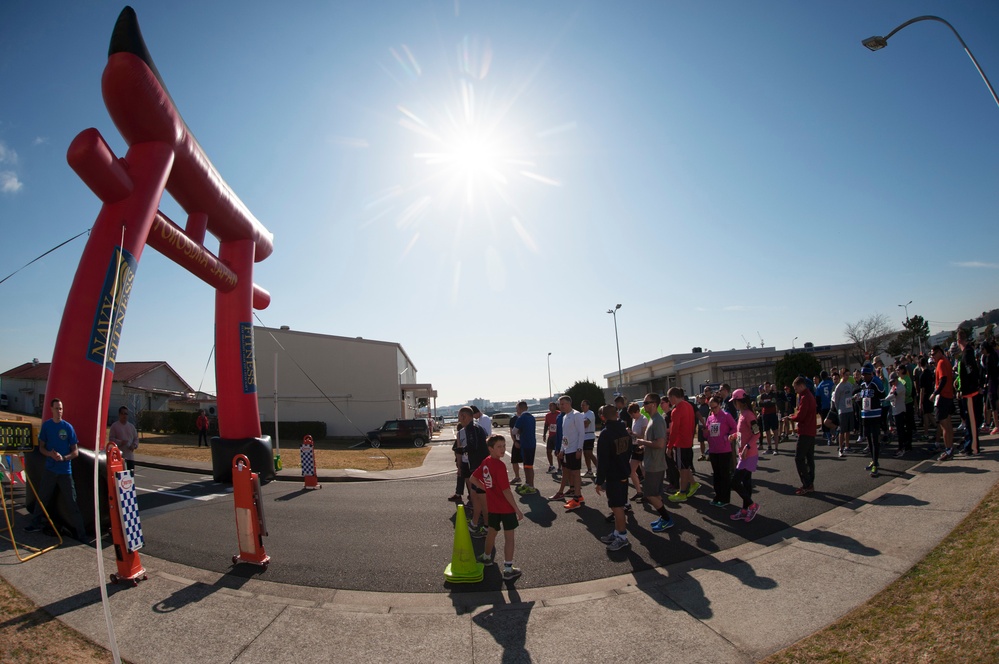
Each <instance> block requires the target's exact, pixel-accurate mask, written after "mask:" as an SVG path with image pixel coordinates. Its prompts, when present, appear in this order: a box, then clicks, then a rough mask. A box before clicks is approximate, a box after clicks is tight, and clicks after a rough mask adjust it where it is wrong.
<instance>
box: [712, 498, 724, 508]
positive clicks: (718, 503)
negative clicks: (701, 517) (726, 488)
mask: <svg viewBox="0 0 999 664" xmlns="http://www.w3.org/2000/svg"><path fill="white" fill-rule="evenodd" d="M726 505H728V503H723V502H722V501H720V500H712V501H711V506H712V507H725V506H726Z"/></svg>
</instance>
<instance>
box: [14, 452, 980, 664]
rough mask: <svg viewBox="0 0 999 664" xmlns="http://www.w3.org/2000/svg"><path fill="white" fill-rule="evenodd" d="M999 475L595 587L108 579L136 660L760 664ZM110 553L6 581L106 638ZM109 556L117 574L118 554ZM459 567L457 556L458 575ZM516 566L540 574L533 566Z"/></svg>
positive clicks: (940, 468) (918, 548)
mask: <svg viewBox="0 0 999 664" xmlns="http://www.w3.org/2000/svg"><path fill="white" fill-rule="evenodd" d="M447 451H448V454H450V450H449V449H448V450H447ZM996 471H999V458H997V456H996V454H995V452H992V453H991V454H989V455H988V456H986V457H983V458H975V459H958V460H954V461H950V462H946V463H943V464H934V463H932V462H923V463H921V464H919V465H918V466H916V467H915V468H914V469H913V472H912V473H910V474H909V475H907V476H905V477H902V478H898V479H895V480H893V481H891V482H889V483H887V484H885V485H883V486H881V487H879V488H878V489H876V490H875V491H872V492H871V493H869V494H867V495H864V496H862V497H861V498H859V499H857V500H855V501H853V502H851V503H850V504H848V505H846V506H843V507H837V508H835V509H833V510H830V511H829V512H826V513H824V514H822V515H820V516H819V517H816V518H815V519H812V520H810V521H808V522H804V523H801V524H798V525H797V526H795V527H792V528H789V529H787V530H785V531H782V532H780V533H777V534H775V535H772V536H770V537H768V538H766V539H764V540H761V541H757V542H752V543H747V544H744V545H742V546H739V547H737V548H735V549H730V550H727V551H724V552H721V553H719V554H716V555H713V556H705V557H703V558H700V559H697V560H694V561H689V562H686V563H683V564H679V565H675V566H671V567H668V568H662V569H657V570H650V571H648V572H643V573H639V574H626V575H622V576H617V577H612V578H607V579H601V580H598V581H592V582H587V583H581V584H573V585H567V586H553V587H544V588H536V589H530V590H524V591H523V592H519V591H517V589H516V585H515V584H510V585H508V586H507V590H505V591H503V592H497V593H489V594H468V593H460V592H455V593H450V594H449V593H432V594H392V593H369V592H355V591H344V590H332V589H323V588H310V587H302V586H290V585H281V584H275V583H271V582H268V581H265V580H261V578H266V573H264V574H262V575H256V577H248V576H247V575H241V572H243V570H242V569H241V570H239V571H236V572H233V573H230V574H226V575H219V574H215V573H210V572H206V571H204V570H200V569H197V568H193V567H186V566H182V565H177V564H174V563H170V562H168V561H163V560H157V559H155V558H152V557H148V556H143V558H142V560H143V563H144V565H145V567H146V568H147V570H148V571H149V574H150V577H149V581H146V582H143V583H141V584H139V586H138V587H137V588H130V587H121V586H109V593H110V595H111V597H110V605H111V611H112V615H113V617H114V622H115V629H116V632H117V638H118V643H119V647H120V650H121V653H122V656H123V657H124V658H125V659H127V660H130V661H132V662H135V663H136V664H147V663H148V664H155V663H159V662H163V663H169V664H175V663H176V662H199V663H204V664H208V663H210V662H239V663H250V662H261V663H263V662H268V663H269V662H275V661H295V662H330V661H336V660H338V659H340V658H346V657H350V658H351V661H353V662H395V661H434V662H471V661H475V662H493V661H495V662H500V661H502V662H562V661H580V660H584V659H593V658H597V659H611V658H613V659H616V660H619V661H634V662H653V661H655V662H684V663H688V662H692V661H711V662H750V661H755V660H757V659H759V658H762V657H765V656H767V655H769V654H770V653H773V652H775V651H777V650H780V649H781V648H784V647H786V646H788V645H790V644H792V643H794V642H796V641H798V640H800V639H801V638H803V637H805V636H808V635H809V634H811V633H812V632H814V631H815V630H818V629H820V628H822V627H823V626H825V625H827V624H829V623H830V622H832V621H834V620H836V619H837V618H839V617H840V616H842V615H843V614H845V613H847V612H848V611H849V610H851V609H853V608H854V607H856V606H858V605H859V604H862V603H863V602H865V601H867V600H868V599H869V598H870V597H871V596H873V595H874V594H875V593H877V592H878V591H879V590H881V589H882V588H883V587H885V586H886V585H887V584H889V583H891V582H892V581H894V580H895V579H896V578H898V576H899V575H900V574H902V573H903V572H905V571H906V570H907V569H909V568H910V567H911V566H912V565H913V564H914V563H916V562H918V561H919V560H920V559H921V558H922V557H923V556H924V555H925V554H926V553H927V552H928V551H930V550H931V549H932V548H933V547H934V546H936V545H937V544H938V543H939V542H940V540H941V539H942V538H943V537H944V536H945V535H946V534H947V533H949V532H950V531H951V530H952V529H953V528H954V526H956V525H957V524H958V523H959V522H960V521H961V519H963V518H964V516H965V515H966V514H967V513H968V512H969V511H970V510H971V509H973V508H974V506H975V505H977V504H978V502H979V501H980V500H981V499H982V497H984V496H985V494H986V493H987V492H988V491H989V490H990V489H991V488H992V486H993V485H994V484H995V483H996V480H997V478H999V474H997V473H996ZM955 480H957V481H955ZM788 499H789V500H794V499H795V498H794V497H789V498H788ZM523 536H527V537H529V536H530V534H529V532H528V531H527V530H525V532H524V534H523ZM594 546H601V545H600V544H599V543H596V542H594ZM633 546H640V543H638V542H637V541H636V542H634V543H633ZM233 547H235V543H233ZM553 555H560V553H559V552H553ZM94 556H95V553H94V550H93V549H90V548H87V547H84V546H64V547H63V548H61V549H58V550H56V551H53V552H51V553H48V554H45V555H44V556H41V557H40V558H38V559H36V560H33V561H30V562H28V563H25V564H16V562H17V561H16V559H15V558H14V557H13V555H12V553H11V552H10V550H9V549H6V550H3V551H0V574H2V575H3V576H4V577H5V578H6V579H7V580H8V581H9V582H10V583H11V584H12V585H14V586H15V587H16V588H17V589H18V590H20V591H21V592H22V593H24V594H25V595H27V596H28V597H29V598H30V599H31V600H32V601H34V602H35V603H36V604H38V605H39V606H41V607H42V608H43V609H44V610H45V611H47V612H49V613H51V614H53V615H56V616H58V617H59V619H60V620H62V621H63V622H64V623H66V624H67V625H69V626H70V627H71V628H73V629H75V630H77V631H79V632H81V633H83V634H85V635H86V636H87V637H88V638H90V639H92V640H93V641H95V642H97V643H100V644H102V645H105V646H107V643H108V639H107V631H106V628H105V623H104V618H103V615H102V607H101V601H100V594H99V590H98V588H97V586H96V585H95V584H96V583H97V582H98V579H97V578H96V576H97V571H96V564H95V561H94ZM104 556H105V565H106V567H107V571H113V570H114V569H115V567H114V561H113V553H112V551H111V550H110V548H109V549H105V551H104ZM442 556H446V547H443V546H442ZM447 562H448V561H447V560H446V559H445V558H444V557H442V559H441V572H442V577H441V581H442V583H443V569H444V566H445V564H446V563H447ZM518 562H519V564H520V565H521V566H522V567H523V569H524V574H525V575H529V574H531V561H530V560H520V561H518ZM273 564H275V565H279V564H280V561H275V562H274V563H273ZM317 564H332V561H325V562H324V561H323V560H322V559H321V558H320V559H318V560H317Z"/></svg>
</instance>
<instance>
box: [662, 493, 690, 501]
mask: <svg viewBox="0 0 999 664" xmlns="http://www.w3.org/2000/svg"><path fill="white" fill-rule="evenodd" d="M667 500H669V501H670V502H671V503H683V502H686V501H687V494H685V493H684V492H683V491H677V492H676V493H671V494H670V495H669V496H667Z"/></svg>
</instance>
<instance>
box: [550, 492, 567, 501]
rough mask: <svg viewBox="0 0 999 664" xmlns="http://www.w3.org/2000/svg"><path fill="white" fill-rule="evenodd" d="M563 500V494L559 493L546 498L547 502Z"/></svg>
mask: <svg viewBox="0 0 999 664" xmlns="http://www.w3.org/2000/svg"><path fill="white" fill-rule="evenodd" d="M563 498H565V494H564V493H562V492H561V491H559V492H558V493H556V494H554V495H551V496H548V500H562V499H563Z"/></svg>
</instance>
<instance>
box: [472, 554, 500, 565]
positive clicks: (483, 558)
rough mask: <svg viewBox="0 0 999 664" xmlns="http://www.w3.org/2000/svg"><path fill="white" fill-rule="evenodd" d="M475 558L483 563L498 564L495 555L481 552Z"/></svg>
mask: <svg viewBox="0 0 999 664" xmlns="http://www.w3.org/2000/svg"><path fill="white" fill-rule="evenodd" d="M475 559H476V560H477V561H479V562H480V563H482V564H483V565H495V564H496V561H495V560H493V556H487V555H486V554H484V553H480V554H479V555H477V556H476V557H475Z"/></svg>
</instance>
